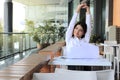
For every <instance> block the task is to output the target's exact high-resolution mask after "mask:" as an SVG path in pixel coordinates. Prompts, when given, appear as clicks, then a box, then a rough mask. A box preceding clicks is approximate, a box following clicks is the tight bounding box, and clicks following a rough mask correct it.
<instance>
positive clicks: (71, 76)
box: [33, 71, 97, 80]
mask: <svg viewBox="0 0 120 80" xmlns="http://www.w3.org/2000/svg"><path fill="white" fill-rule="evenodd" d="M33 80H97V77H96V72H91V71H75V72H74V71H73V72H69V71H68V72H66V71H61V72H55V73H34V74H33Z"/></svg>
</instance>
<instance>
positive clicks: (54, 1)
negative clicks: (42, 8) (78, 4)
mask: <svg viewBox="0 0 120 80" xmlns="http://www.w3.org/2000/svg"><path fill="white" fill-rule="evenodd" d="M13 1H16V2H19V3H22V4H25V5H32V6H38V5H64V3H66V2H69V1H71V0H13Z"/></svg>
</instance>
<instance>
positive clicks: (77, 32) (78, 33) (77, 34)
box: [73, 25, 84, 38]
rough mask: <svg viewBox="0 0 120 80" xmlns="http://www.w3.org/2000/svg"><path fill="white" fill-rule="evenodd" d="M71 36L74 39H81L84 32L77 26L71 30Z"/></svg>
mask: <svg viewBox="0 0 120 80" xmlns="http://www.w3.org/2000/svg"><path fill="white" fill-rule="evenodd" d="M73 35H74V36H75V37H78V38H81V37H82V36H83V35H84V30H83V28H82V27H81V25H77V26H76V27H75V28H74V30H73Z"/></svg>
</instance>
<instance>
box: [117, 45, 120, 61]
mask: <svg viewBox="0 0 120 80" xmlns="http://www.w3.org/2000/svg"><path fill="white" fill-rule="evenodd" d="M118 46H119V47H118V48H117V54H116V58H117V59H118V60H120V44H118Z"/></svg>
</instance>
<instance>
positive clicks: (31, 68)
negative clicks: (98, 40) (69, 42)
mask: <svg viewBox="0 0 120 80" xmlns="http://www.w3.org/2000/svg"><path fill="white" fill-rule="evenodd" d="M49 59H50V56H49V55H46V54H32V55H30V56H28V57H26V58H24V59H22V60H21V61H19V62H17V63H15V64H13V65H12V66H9V67H7V68H5V69H3V70H1V71H0V80H4V79H5V80H6V79H7V80H9V79H8V77H9V78H10V79H11V80H14V79H15V80H31V79H32V76H33V73H34V72H39V71H40V68H42V66H44V65H45V64H47V63H48V61H49Z"/></svg>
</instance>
